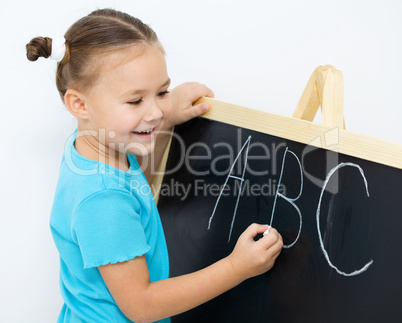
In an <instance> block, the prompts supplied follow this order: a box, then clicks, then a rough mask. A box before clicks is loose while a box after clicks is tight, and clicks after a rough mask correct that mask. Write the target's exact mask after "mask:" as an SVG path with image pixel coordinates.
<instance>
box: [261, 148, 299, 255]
mask: <svg viewBox="0 0 402 323" xmlns="http://www.w3.org/2000/svg"><path fill="white" fill-rule="evenodd" d="M288 152H289V153H291V154H292V155H293V156H294V157H295V158H296V160H297V163H298V165H299V169H300V191H299V195H298V196H297V197H295V198H290V197H287V196H285V195H283V194H282V193H281V192H279V187H280V185H281V182H282V175H283V169H284V167H285V160H286V154H287V153H288ZM302 192H303V171H302V167H301V163H300V160H299V158H297V156H296V154H295V153H294V152H293V151H291V150H289V149H288V148H287V147H286V149H285V153H284V154H283V159H282V168H281V173H280V175H279V182H278V189H277V191H276V194H275V199H274V206H273V207H272V214H271V222H270V224H269V226H270V227H271V226H272V222H273V220H274V213H275V207H276V200H277V199H278V196H279V197H281V198H283V199H284V200H285V201H288V202H289V203H290V205H292V206H293V207H294V208H295V209H296V211H297V213H298V215H299V219H300V226H299V232H298V233H297V237H296V239H295V240H294V241H293V242H292V243H291V244H288V245H285V244H284V245H283V248H291V247H292V246H293V245H294V244H295V243H296V242H297V240H298V239H299V237H300V232H301V229H302V214H301V212H300V209H299V208H298V207H297V205H296V204H295V201H297V200H298V199H299V197H300V196H301V194H302Z"/></svg>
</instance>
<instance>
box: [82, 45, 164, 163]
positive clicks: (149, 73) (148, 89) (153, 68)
mask: <svg viewBox="0 0 402 323" xmlns="http://www.w3.org/2000/svg"><path fill="white" fill-rule="evenodd" d="M138 47H139V46H135V45H134V46H132V48H130V49H125V50H123V52H115V53H111V54H108V55H107V56H106V57H105V58H104V60H103V61H102V62H104V63H103V64H102V65H101V66H102V70H101V73H100V76H99V79H98V80H97V82H96V84H95V86H94V87H92V88H91V90H90V91H88V93H86V94H85V103H86V107H87V111H88V119H87V120H86V124H85V129H87V130H91V131H93V133H98V136H97V138H98V140H97V141H98V142H97V144H99V147H100V149H102V148H103V149H104V150H105V152H106V154H107V155H111V154H112V153H113V154H115V152H117V153H118V155H121V154H124V155H125V154H134V155H141V156H144V155H147V154H150V153H151V152H152V151H153V150H154V148H155V135H156V133H157V131H158V130H160V129H161V126H162V122H163V120H164V119H166V117H167V115H168V114H169V111H170V109H171V102H170V96H169V93H168V92H167V90H168V87H169V85H170V79H169V76H168V74H167V69H166V62H165V57H164V55H163V54H162V53H161V51H160V50H159V49H157V48H155V47H153V46H149V45H145V46H144V47H142V46H141V47H140V48H138ZM116 62H117V64H116ZM102 146H103V147H102ZM107 150H108V151H107Z"/></svg>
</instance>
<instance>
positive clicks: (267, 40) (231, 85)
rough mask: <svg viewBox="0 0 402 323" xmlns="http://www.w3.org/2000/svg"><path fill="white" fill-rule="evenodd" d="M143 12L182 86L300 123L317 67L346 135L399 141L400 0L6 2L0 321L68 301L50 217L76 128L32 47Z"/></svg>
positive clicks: (0, 58)
mask: <svg viewBox="0 0 402 323" xmlns="http://www.w3.org/2000/svg"><path fill="white" fill-rule="evenodd" d="M102 7H112V8H116V9H119V10H123V11H127V12H128V13H130V14H132V15H134V16H137V17H139V18H140V19H142V20H143V21H144V22H146V23H148V24H150V25H151V26H152V27H153V28H154V29H155V30H156V32H157V33H158V35H159V37H160V39H161V41H162V43H163V44H164V46H165V49H166V51H167V61H168V67H169V70H170V77H171V78H172V81H173V85H177V84H180V83H181V82H184V81H190V80H196V81H200V82H202V83H205V84H207V85H209V86H210V87H211V88H212V89H213V90H214V92H215V95H216V98H217V99H220V100H223V101H228V102H232V103H235V104H239V105H244V106H247V107H251V108H257V109H261V110H265V111H269V112H273V113H277V114H281V115H285V116H291V115H292V112H293V110H294V108H295V106H296V104H297V102H298V100H299V97H300V95H301V93H302V91H303V89H304V87H305V85H306V83H307V80H308V78H309V77H310V74H311V73H312V71H313V70H314V69H315V68H316V67H317V66H319V65H325V64H331V65H334V66H335V67H336V68H337V69H339V70H341V71H342V73H343V77H344V85H345V119H346V125H347V128H348V130H351V131H354V132H358V133H362V134H367V135H370V136H374V137H377V138H382V139H387V140H391V141H396V142H400V143H402V131H401V119H402V90H401V88H402V81H401V75H402V61H401V57H402V19H400V17H401V15H402V1H400V0H378V1H374V0H364V1H363V0H337V1H325V0H307V1H306V0H305V1H299V0H291V1H268V0H242V1H240V0H239V1H236V0H221V1H219V0H203V1H201V0H170V1H162V0H160V1H157V0H148V1H145V0H143V1H137V0H132V1H118V0H115V1H106V0H104V1H101V0H93V1H82V0H69V1H54V0H47V1H46V0H36V1H28V0H22V1H18V0H14V1H10V0H8V1H7V2H6V3H2V5H1V8H0V41H1V50H0V67H1V69H0V73H1V74H0V77H1V86H0V100H1V110H0V115H1V117H0V133H1V136H0V140H1V142H0V149H1V150H0V154H1V155H0V156H1V158H0V180H1V187H0V216H1V222H0V248H1V257H0V262H1V263H0V271H1V272H0V322H31V323H34V322H38V323H39V322H40V323H46V322H55V320H56V318H57V315H58V312H59V310H60V307H61V304H62V299H61V296H60V293H59V287H58V266H59V265H58V254H57V251H56V248H55V247H54V245H53V241H52V238H51V234H50V230H49V225H48V221H49V213H50V209H51V204H52V197H53V193H54V189H55V185H56V180H57V175H58V167H59V163H60V160H61V155H62V150H63V146H64V143H65V141H66V139H67V137H68V136H69V134H70V133H71V132H72V130H73V129H74V128H75V121H74V120H73V118H72V117H71V116H69V114H68V113H67V112H66V110H65V108H64V107H63V105H62V103H61V101H60V99H59V97H58V93H57V91H56V86H55V84H54V72H55V67H56V64H55V63H54V62H53V61H48V60H45V59H40V60H39V61H37V62H35V63H32V62H29V61H28V60H27V59H26V57H25V44H26V43H27V42H28V41H29V40H30V39H31V38H32V37H35V36H37V35H43V36H54V35H56V36H58V35H63V34H64V32H65V31H66V30H67V28H68V27H69V26H70V25H71V24H72V23H73V22H74V21H75V20H77V19H78V18H80V17H82V16H83V15H86V14H88V13H89V12H90V11H92V10H94V9H97V8H102Z"/></svg>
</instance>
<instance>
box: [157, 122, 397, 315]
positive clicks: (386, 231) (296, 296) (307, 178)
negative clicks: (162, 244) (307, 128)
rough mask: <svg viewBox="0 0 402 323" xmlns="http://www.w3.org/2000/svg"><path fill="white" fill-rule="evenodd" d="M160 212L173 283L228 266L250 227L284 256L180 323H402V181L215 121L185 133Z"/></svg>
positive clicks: (174, 153) (392, 173)
mask: <svg viewBox="0 0 402 323" xmlns="http://www.w3.org/2000/svg"><path fill="white" fill-rule="evenodd" d="M165 171H166V173H165V176H164V178H163V182H162V185H161V189H160V195H159V202H158V208H159V211H160V215H161V219H162V222H163V226H164V230H165V235H166V240H167V245H168V249H169V257H170V268H171V276H177V275H182V274H186V273H189V272H194V271H196V270H199V269H201V268H204V267H206V266H208V265H210V264H212V263H213V262H215V261H217V260H219V259H221V258H223V257H225V256H227V255H228V254H229V253H230V252H231V251H232V250H233V247H234V245H235V243H236V241H237V238H238V237H239V235H240V234H241V233H242V232H243V231H244V230H245V229H246V228H247V227H248V226H249V225H250V224H251V223H253V222H257V223H267V224H272V226H273V227H275V228H276V229H277V230H278V231H279V232H280V233H281V234H282V236H283V239H284V245H285V246H284V249H283V251H282V253H281V255H280V256H279V257H278V259H277V261H276V264H275V266H274V267H273V268H272V269H271V270H270V271H269V272H267V273H266V274H263V275H261V276H258V277H255V278H252V279H249V280H247V281H245V282H243V283H242V284H240V285H239V286H237V287H235V288H234V289H232V290H230V291H228V292H226V293H225V294H223V295H221V296H219V297H217V298H216V299H213V300H211V301H210V302H208V303H206V304H203V305H201V306H199V307H197V308H195V309H193V310H191V311H189V312H187V313H183V314H181V315H178V316H175V317H173V318H172V321H173V322H192V323H193V322H284V323H289V322H309V323H311V322H402V234H401V232H402V208H401V203H402V170H401V169H399V168H395V167H390V166H387V165H383V164H379V163H376V162H372V161H369V160H365V159H361V158H356V157H353V156H349V155H345V154H341V153H337V152H333V151H329V150H325V149H322V148H317V147H315V146H310V145H306V144H304V143H300V142H296V141H292V140H288V139H283V138H281V137H276V136H273V135H269V134H266V133H262V132H257V131H252V130H248V129H244V128H241V127H237V126H233V125H229V124H226V123H222V122H218V121H215V120H208V119H204V118H196V119H193V120H191V121H190V122H187V123H185V124H182V125H180V126H177V127H176V129H175V134H174V136H173V139H172V143H171V147H170V152H169V155H168V160H167V164H166V168H165Z"/></svg>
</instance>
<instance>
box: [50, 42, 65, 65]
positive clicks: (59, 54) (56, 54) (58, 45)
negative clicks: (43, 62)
mask: <svg viewBox="0 0 402 323" xmlns="http://www.w3.org/2000/svg"><path fill="white" fill-rule="evenodd" d="M65 54H66V39H65V38H64V37H56V38H52V53H51V55H50V56H49V58H50V59H53V60H55V61H56V62H60V61H62V60H63V58H64V55H65Z"/></svg>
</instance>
